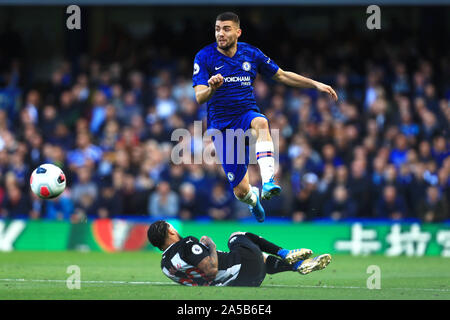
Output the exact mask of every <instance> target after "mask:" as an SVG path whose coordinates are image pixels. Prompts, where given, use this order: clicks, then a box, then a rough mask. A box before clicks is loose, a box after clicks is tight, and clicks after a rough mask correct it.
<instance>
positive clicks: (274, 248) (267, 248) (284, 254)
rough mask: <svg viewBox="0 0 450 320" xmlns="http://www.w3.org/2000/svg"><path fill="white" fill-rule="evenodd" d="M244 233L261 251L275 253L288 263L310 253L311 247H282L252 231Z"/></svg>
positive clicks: (302, 258) (303, 258)
mask: <svg viewBox="0 0 450 320" xmlns="http://www.w3.org/2000/svg"><path fill="white" fill-rule="evenodd" d="M245 235H246V236H247V238H249V239H250V240H251V241H252V242H253V243H254V244H256V245H257V246H258V247H259V248H260V249H261V251H263V252H266V253H269V254H272V255H276V256H278V257H280V258H281V259H283V261H285V262H286V263H288V264H294V263H296V262H298V261H300V260H305V259H307V258H309V257H310V256H311V255H312V253H313V252H312V250H311V249H305V248H302V249H293V250H289V249H284V248H282V247H280V246H278V245H276V244H274V243H272V242H270V241H268V240H266V239H264V238H263V237H260V236H258V235H256V234H254V233H251V232H245Z"/></svg>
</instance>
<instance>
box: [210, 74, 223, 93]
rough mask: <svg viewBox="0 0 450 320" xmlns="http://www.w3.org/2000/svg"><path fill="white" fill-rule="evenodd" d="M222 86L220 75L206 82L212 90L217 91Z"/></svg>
mask: <svg viewBox="0 0 450 320" xmlns="http://www.w3.org/2000/svg"><path fill="white" fill-rule="evenodd" d="M222 84H223V77H222V75H221V74H220V73H219V74H216V75H214V76H212V77H211V78H209V80H208V85H209V86H210V87H211V89H213V90H217V89H218V88H219V87H220V86H221V85H222Z"/></svg>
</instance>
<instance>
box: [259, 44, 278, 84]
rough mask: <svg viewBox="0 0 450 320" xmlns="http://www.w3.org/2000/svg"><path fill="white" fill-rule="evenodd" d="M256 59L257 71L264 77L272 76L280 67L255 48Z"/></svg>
mask: <svg viewBox="0 0 450 320" xmlns="http://www.w3.org/2000/svg"><path fill="white" fill-rule="evenodd" d="M256 61H257V64H258V72H259V73H260V74H261V75H262V76H263V77H265V78H269V79H270V78H272V77H273V76H274V75H275V73H277V71H278V69H279V68H280V67H279V66H278V65H277V64H276V63H275V62H274V61H273V60H272V59H270V58H269V57H268V56H266V55H265V54H264V53H263V52H262V51H261V50H259V49H258V48H256Z"/></svg>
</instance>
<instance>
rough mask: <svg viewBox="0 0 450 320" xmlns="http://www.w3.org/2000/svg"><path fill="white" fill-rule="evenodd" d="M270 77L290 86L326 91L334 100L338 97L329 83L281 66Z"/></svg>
mask: <svg viewBox="0 0 450 320" xmlns="http://www.w3.org/2000/svg"><path fill="white" fill-rule="evenodd" d="M272 79H274V80H276V81H278V82H281V83H283V84H285V85H287V86H290V87H297V88H315V89H317V90H319V91H321V92H325V93H328V94H329V95H331V97H332V98H333V99H334V100H336V101H337V99H338V96H337V94H336V92H335V91H334V90H333V88H332V87H330V86H329V85H326V84H324V83H321V82H319V81H315V80H312V79H309V78H306V77H303V76H301V75H299V74H297V73H295V72H291V71H284V70H282V69H281V68H279V69H278V71H277V72H276V73H275V75H274V76H273V77H272Z"/></svg>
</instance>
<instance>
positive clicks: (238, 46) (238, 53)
mask: <svg viewBox="0 0 450 320" xmlns="http://www.w3.org/2000/svg"><path fill="white" fill-rule="evenodd" d="M215 44H216V45H215V49H216V51H217V52H218V53H219V54H220V55H221V56H224V57H225V58H228V59H234V58H236V57H238V56H240V55H241V50H240V47H241V44H240V43H239V41H238V43H237V48H236V53H235V54H234V56H232V57H229V56H227V55H225V54H223V53H222V52H220V51H219V50H218V49H217V46H218V44H217V42H216V43H215Z"/></svg>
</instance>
